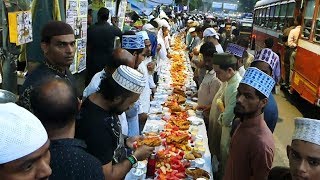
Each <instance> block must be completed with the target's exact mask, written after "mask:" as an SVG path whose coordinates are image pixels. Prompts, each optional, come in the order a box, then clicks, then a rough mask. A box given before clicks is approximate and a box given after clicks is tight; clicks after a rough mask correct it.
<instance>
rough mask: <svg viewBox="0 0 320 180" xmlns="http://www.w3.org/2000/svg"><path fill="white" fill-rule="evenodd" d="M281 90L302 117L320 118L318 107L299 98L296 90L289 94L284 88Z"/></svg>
mask: <svg viewBox="0 0 320 180" xmlns="http://www.w3.org/2000/svg"><path fill="white" fill-rule="evenodd" d="M282 92H283V94H284V96H285V98H286V99H287V100H288V101H289V102H290V103H291V104H292V105H294V106H295V107H296V108H297V109H298V110H299V111H300V112H301V114H302V115H303V117H306V118H312V119H319V120H320V108H319V107H317V106H315V105H314V104H311V103H309V102H308V101H306V100H304V99H303V98H301V97H300V95H299V94H298V93H297V92H294V93H292V94H290V93H289V92H288V91H287V90H285V89H282Z"/></svg>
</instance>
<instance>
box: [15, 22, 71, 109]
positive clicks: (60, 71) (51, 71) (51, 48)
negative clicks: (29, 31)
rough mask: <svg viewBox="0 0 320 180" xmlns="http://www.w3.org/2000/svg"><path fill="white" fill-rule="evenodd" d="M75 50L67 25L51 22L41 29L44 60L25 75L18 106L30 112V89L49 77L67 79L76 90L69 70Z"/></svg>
mask: <svg viewBox="0 0 320 180" xmlns="http://www.w3.org/2000/svg"><path fill="white" fill-rule="evenodd" d="M75 48H76V47H75V37H74V32H73V29H72V27H71V26H70V25H69V24H67V23H65V22H62V21H51V22H49V23H48V24H46V25H45V26H44V27H43V29H42V32H41V49H42V51H43V53H44V56H45V58H46V59H45V60H44V61H43V63H42V64H40V65H39V66H38V67H37V68H36V69H35V70H33V71H32V72H31V73H30V74H28V75H27V77H26V80H25V82H24V83H23V85H22V88H21V94H20V97H19V101H18V104H19V105H20V106H23V107H24V108H26V109H28V110H30V99H29V96H30V92H31V89H32V88H33V87H34V86H36V85H37V84H38V83H40V82H41V81H42V80H45V79H47V78H49V77H60V78H64V79H67V80H69V81H70V82H71V84H72V86H73V87H74V88H76V82H75V79H74V77H73V76H72V74H71V72H70V70H69V67H70V65H71V64H72V62H73V60H74V54H75Z"/></svg>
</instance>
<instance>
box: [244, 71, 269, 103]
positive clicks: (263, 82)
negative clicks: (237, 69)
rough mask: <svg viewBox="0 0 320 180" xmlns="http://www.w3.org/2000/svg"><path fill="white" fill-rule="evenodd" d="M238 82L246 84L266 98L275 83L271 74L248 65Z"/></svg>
mask: <svg viewBox="0 0 320 180" xmlns="http://www.w3.org/2000/svg"><path fill="white" fill-rule="evenodd" d="M240 83H243V84H247V85H249V86H251V87H253V88H255V89H256V90H258V91H259V92H261V93H262V94H263V95H265V96H266V97H267V98H268V97H269V96H270V93H271V91H272V89H273V87H274V85H275V81H274V79H273V78H272V77H271V76H269V75H268V74H266V73H264V72H262V71H261V70H260V69H258V68H255V67H249V68H248V69H247V70H246V73H245V74H244V76H243V78H242V80H241V82H240Z"/></svg>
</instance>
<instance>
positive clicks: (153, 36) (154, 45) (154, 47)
mask: <svg viewBox="0 0 320 180" xmlns="http://www.w3.org/2000/svg"><path fill="white" fill-rule="evenodd" d="M148 36H149V39H150V42H151V56H152V57H155V55H156V53H157V46H158V40H157V36H156V34H155V33H151V32H148Z"/></svg>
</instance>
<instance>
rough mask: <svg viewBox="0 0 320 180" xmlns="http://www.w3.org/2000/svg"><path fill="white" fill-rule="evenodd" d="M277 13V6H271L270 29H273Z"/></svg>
mask: <svg viewBox="0 0 320 180" xmlns="http://www.w3.org/2000/svg"><path fill="white" fill-rule="evenodd" d="M275 11H276V6H271V7H270V20H269V22H268V28H271V29H272V27H273V23H274V21H275V18H274V13H275Z"/></svg>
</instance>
